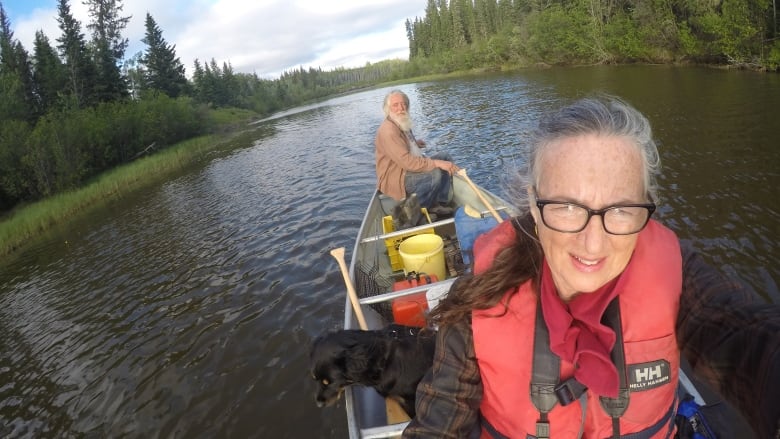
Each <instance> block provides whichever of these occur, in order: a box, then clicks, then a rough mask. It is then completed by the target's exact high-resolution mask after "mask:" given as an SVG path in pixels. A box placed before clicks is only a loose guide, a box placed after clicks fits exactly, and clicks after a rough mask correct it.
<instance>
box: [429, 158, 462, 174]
mask: <svg viewBox="0 0 780 439" xmlns="http://www.w3.org/2000/svg"><path fill="white" fill-rule="evenodd" d="M433 163H434V164H435V165H436V167H437V168H439V169H441V170H442V171H447V173H449V174H450V175H453V174H455V173H456V172H458V171H460V168H459V167H458V165H456V164H455V163H452V162H448V161H446V160H434V161H433Z"/></svg>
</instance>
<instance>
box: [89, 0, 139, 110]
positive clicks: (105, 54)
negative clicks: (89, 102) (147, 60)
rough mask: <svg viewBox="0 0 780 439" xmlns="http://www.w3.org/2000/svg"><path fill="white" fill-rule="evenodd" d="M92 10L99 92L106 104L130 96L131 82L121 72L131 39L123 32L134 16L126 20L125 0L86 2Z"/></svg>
mask: <svg viewBox="0 0 780 439" xmlns="http://www.w3.org/2000/svg"><path fill="white" fill-rule="evenodd" d="M84 4H85V5H86V6H87V7H89V15H90V17H91V18H92V21H91V22H90V23H89V24H88V25H87V28H88V29H89V30H91V31H92V42H91V44H92V55H93V58H94V61H95V66H96V67H97V78H96V79H97V80H96V82H95V93H96V95H97V99H98V100H99V101H103V102H109V101H115V100H118V99H120V98H123V97H126V96H127V95H128V92H127V81H126V80H125V77H124V75H123V74H122V71H121V69H120V63H121V61H122V59H123V58H124V56H125V49H127V44H128V40H127V38H123V37H122V30H123V29H124V28H125V27H126V26H127V23H128V22H129V21H130V18H131V17H130V16H127V17H122V16H120V13H121V12H122V2H121V0H84Z"/></svg>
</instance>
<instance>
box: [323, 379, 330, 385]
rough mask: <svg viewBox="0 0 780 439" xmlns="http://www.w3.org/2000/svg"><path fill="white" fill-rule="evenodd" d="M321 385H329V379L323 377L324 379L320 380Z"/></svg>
mask: <svg viewBox="0 0 780 439" xmlns="http://www.w3.org/2000/svg"><path fill="white" fill-rule="evenodd" d="M322 385H323V386H329V385H330V381H328V379H327V378H325V379H323V380H322Z"/></svg>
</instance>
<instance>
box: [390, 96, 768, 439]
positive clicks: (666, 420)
mask: <svg viewBox="0 0 780 439" xmlns="http://www.w3.org/2000/svg"><path fill="white" fill-rule="evenodd" d="M528 153H529V154H528V160H527V169H526V170H525V172H521V173H520V174H519V175H518V181H517V182H516V183H515V184H514V186H513V187H514V188H515V189H516V190H517V192H518V194H516V195H518V198H519V203H518V206H520V207H521V208H522V210H523V211H524V213H523V214H521V215H520V216H518V217H517V218H515V219H514V220H513V221H507V222H504V223H503V224H501V225H500V226H499V227H497V228H496V229H494V230H493V231H491V232H490V233H488V234H486V235H483V236H482V237H480V238H479V239H478V240H477V243H476V244H475V248H474V254H475V262H474V273H475V275H474V276H473V277H470V278H463V279H461V280H460V281H459V282H457V283H456V285H455V286H453V289H452V291H451V292H450V294H449V295H448V296H447V298H446V299H445V300H443V301H442V302H440V304H439V306H437V308H435V309H434V310H433V311H432V312H431V314H430V316H429V318H430V319H431V321H432V323H434V324H436V325H438V326H439V333H438V339H437V351H436V356H435V360H434V366H433V368H432V369H431V371H430V372H429V373H428V375H427V376H426V377H425V379H424V380H423V381H422V382H421V383H420V385H419V386H418V389H417V416H416V417H415V419H413V420H412V422H411V423H410V424H409V426H408V427H407V429H406V430H405V431H404V437H453V438H463V437H479V436H480V435H481V436H482V437H499V438H500V437H511V438H518V437H519V438H526V437H540V438H541V437H552V438H556V439H557V438H569V437H598V438H603V437H620V436H626V435H630V434H636V435H637V436H632V437H647V438H657V437H658V438H660V437H671V436H672V435H673V434H674V429H675V426H674V414H675V410H676V407H677V404H678V403H679V400H678V396H677V382H678V376H679V367H680V359H681V356H684V357H685V358H686V359H687V360H688V361H689V362H690V363H691V365H692V367H693V368H694V370H695V371H696V372H698V373H699V374H701V375H703V376H705V377H707V378H708V379H709V381H710V382H711V384H712V385H713V386H714V387H715V388H716V389H717V390H719V391H720V392H721V394H723V395H724V396H725V397H726V398H727V399H729V400H730V401H731V402H732V403H733V404H735V405H736V406H737V407H738V408H739V409H740V411H741V412H742V413H743V415H744V416H745V418H746V419H747V420H748V421H749V422H750V424H751V426H752V427H753V428H754V429H755V430H756V432H757V433H758V434H759V435H760V437H774V436H775V435H776V434H778V424H777V423H778V416H780V399H779V398H778V392H780V387H779V386H780V366H778V365H780V337H778V335H777V334H778V333H780V310H779V309H780V308H779V307H777V306H772V305H767V304H766V303H765V302H764V301H763V300H761V299H760V298H758V297H754V296H752V295H750V294H749V293H748V292H746V291H745V290H743V289H742V288H741V287H740V286H739V285H738V284H736V283H733V282H730V281H728V280H726V279H723V278H722V277H721V276H720V275H719V274H718V273H717V272H716V271H714V270H712V269H711V268H709V267H707V266H706V265H704V264H703V263H702V261H701V259H699V257H698V256H697V255H696V254H695V253H693V252H692V251H690V250H688V249H686V248H682V249H681V246H680V243H679V240H678V239H677V237H676V236H675V235H674V233H673V232H672V231H670V230H669V229H667V228H665V227H664V226H662V225H661V224H660V223H658V222H656V221H654V220H652V219H651V215H652V213H653V211H654V210H655V204H654V203H655V202H656V200H657V186H656V181H655V174H656V173H657V171H658V169H659V158H658V152H657V149H656V146H655V143H654V141H653V139H652V133H651V129H650V125H649V123H648V121H647V119H646V118H645V117H644V116H642V115H641V114H640V113H639V112H637V111H636V110H635V109H633V108H632V107H630V106H629V105H627V104H626V103H624V102H622V101H620V100H618V99H614V98H604V99H584V100H581V101H578V102H576V103H574V104H572V105H570V106H568V107H565V108H563V109H561V110H560V111H558V112H557V113H555V114H553V115H551V116H549V117H547V118H545V119H544V120H542V121H541V123H540V125H539V127H538V129H537V130H536V132H535V137H534V139H533V140H532V142H531V149H530V151H529V152H528Z"/></svg>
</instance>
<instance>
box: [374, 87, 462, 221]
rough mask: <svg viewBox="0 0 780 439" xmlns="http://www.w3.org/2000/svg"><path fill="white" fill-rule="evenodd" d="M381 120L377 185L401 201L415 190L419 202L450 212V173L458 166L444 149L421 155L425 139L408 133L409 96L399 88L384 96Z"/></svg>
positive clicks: (438, 212)
mask: <svg viewBox="0 0 780 439" xmlns="http://www.w3.org/2000/svg"><path fill="white" fill-rule="evenodd" d="M382 108H383V110H384V113H385V116H386V117H385V120H384V121H383V122H382V124H381V125H380V126H379V129H378V130H377V133H376V140H375V145H376V178H377V188H378V189H379V191H380V192H382V193H383V194H385V195H387V196H389V197H392V198H393V199H395V200H396V201H399V202H400V201H401V200H403V199H405V198H406V197H407V195H411V194H413V193H414V194H417V198H418V199H419V201H420V205H421V206H422V207H425V208H427V209H428V211H429V212H430V213H434V214H436V215H438V216H443V215H451V214H452V209H451V208H450V207H448V206H447V204H448V203H449V202H450V199H451V197H452V194H451V192H452V189H451V188H452V183H451V178H452V177H451V176H452V174H453V173H455V172H458V170H459V169H460V168H458V166H456V165H455V163H453V162H452V158H451V157H450V155H449V154H447V153H436V154H432V155H431V156H430V157H426V156H424V155H423V153H422V151H421V149H420V148H424V147H425V142H424V141H422V140H417V139H415V138H414V135H413V134H412V120H411V118H410V117H409V97H408V96H407V95H406V94H405V93H403V92H402V91H400V90H393V91H391V92H390V93H388V94H387V96H385V100H384V104H383V107H382Z"/></svg>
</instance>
